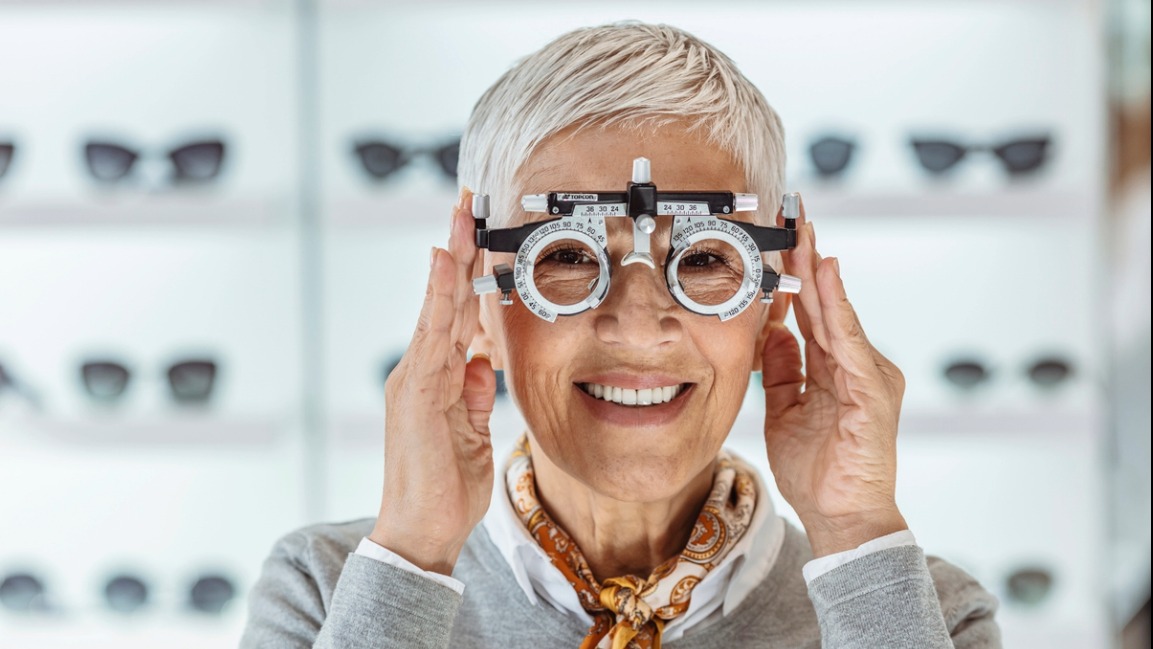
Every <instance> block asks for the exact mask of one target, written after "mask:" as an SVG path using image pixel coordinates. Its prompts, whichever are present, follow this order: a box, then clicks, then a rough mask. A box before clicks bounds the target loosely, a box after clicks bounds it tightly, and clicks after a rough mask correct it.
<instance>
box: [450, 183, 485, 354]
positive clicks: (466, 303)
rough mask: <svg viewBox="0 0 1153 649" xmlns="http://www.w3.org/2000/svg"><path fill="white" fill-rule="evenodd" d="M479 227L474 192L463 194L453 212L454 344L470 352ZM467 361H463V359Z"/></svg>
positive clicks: (475, 315) (463, 190) (451, 240)
mask: <svg viewBox="0 0 1153 649" xmlns="http://www.w3.org/2000/svg"><path fill="white" fill-rule="evenodd" d="M474 232H475V226H474V225H473V218H472V192H471V191H469V190H468V188H464V189H462V190H461V197H460V201H459V202H458V204H457V205H456V206H455V207H454V208H453V211H452V224H451V226H450V231H449V251H450V252H451V253H452V256H453V259H454V260H455V262H456V275H457V284H456V294H455V303H456V308H457V310H458V312H457V319H456V321H455V322H454V326H453V334H452V335H453V340H454V342H455V343H456V345H457V346H459V347H460V348H461V349H462V350H466V349H468V346H469V344H470V343H471V342H472V337H473V334H474V333H475V331H476V322H477V317H478V316H477V310H478V308H479V300H478V299H477V296H476V295H475V294H474V293H473V290H472V279H473V277H474V267H475V262H476V259H477V257H478V255H477V248H476V240H475V234H474ZM462 360H463V359H462Z"/></svg>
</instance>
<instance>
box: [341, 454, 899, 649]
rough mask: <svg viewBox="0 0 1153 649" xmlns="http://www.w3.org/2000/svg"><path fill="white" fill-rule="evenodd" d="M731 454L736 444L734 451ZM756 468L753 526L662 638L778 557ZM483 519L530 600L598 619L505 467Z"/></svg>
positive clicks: (679, 631)
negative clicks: (525, 518) (535, 526)
mask: <svg viewBox="0 0 1153 649" xmlns="http://www.w3.org/2000/svg"><path fill="white" fill-rule="evenodd" d="M730 453H731V451H730ZM754 475H755V482H756V486H757V506H756V510H755V511H754V512H753V518H752V520H751V521H750V522H749V529H748V531H747V532H746V533H745V535H744V536H743V537H742V538H741V540H740V541H738V542H737V544H736V545H734V546H733V548H732V549H731V550H730V551H729V553H728V554H727V555H726V556H725V558H724V559H723V560H722V561H721V563H720V564H718V565H717V566H716V567H715V568H713V569H712V570H711V571H709V573H708V574H707V575H705V577H704V578H703V579H702V580H701V581H700V583H698V584H697V585H696V586H695V587H694V588H693V594H692V599H691V600H690V602H689V608H688V610H687V611H685V614H684V615H682V616H680V617H678V618H677V619H675V620H673V621H671V622H669V623H668V624H667V625H666V626H665V630H664V633H663V634H662V639H663V640H664V641H666V642H671V641H673V640H676V639H677V638H680V637H681V636H683V635H685V634H686V632H690V630H691V629H692V628H693V627H696V626H698V625H699V624H701V623H702V622H705V621H706V620H709V619H711V618H713V617H716V616H724V615H728V614H729V612H731V611H732V610H733V609H735V608H736V607H737V606H738V605H740V603H741V602H742V601H744V599H745V597H747V596H748V594H749V593H750V592H752V590H753V589H754V588H756V587H757V585H758V584H760V583H761V582H762V581H764V579H765V577H767V576H768V574H769V571H770V570H772V568H773V564H774V563H776V560H777V555H778V554H779V553H780V550H781V545H782V544H783V543H784V539H785V521H784V519H783V518H781V517H780V516H778V515H777V514H776V511H775V510H774V509H773V503H772V499H771V497H770V495H769V493H768V490H767V489H766V488H765V485H764V483H763V481H762V478H761V476H760V475H759V474H754ZM483 525H484V527H485V530H486V531H487V532H488V535H489V538H490V539H492V542H493V545H495V546H496V548H497V550H498V551H499V552H500V554H501V556H502V557H504V559H505V561H506V562H507V563H508V565H509V568H510V570H511V571H512V574H513V577H514V578H515V579H516V582H517V584H518V585H520V587H521V590H522V591H523V593H524V596H525V597H526V598H527V599H528V601H529V602H530V603H531V604H534V605H536V604H540V603H541V602H543V603H544V605H547V606H551V607H552V608H555V609H557V610H558V611H561V612H563V613H566V614H568V615H571V616H573V617H574V618H576V619H579V620H581V621H582V622H583V623H584V624H587V625H588V626H592V623H593V620H592V617H591V616H590V615H589V614H588V612H587V611H585V610H584V607H582V606H581V604H580V600H579V599H578V598H577V594H576V590H574V589H573V587H572V586H571V585H570V584H569V583H568V580H567V579H566V578H565V576H564V575H563V574H562V573H561V571H560V570H558V569H557V568H556V566H554V565H552V561H551V560H550V559H549V557H548V555H547V554H546V553H545V551H544V550H543V549H542V548H541V547H540V545H538V544H537V542H536V540H535V539H533V538H532V535H530V534H529V532H528V530H527V529H525V527H524V525H523V524H522V523H521V521H520V518H518V517H517V515H516V512H514V511H513V508H512V503H511V502H510V501H509V498H508V492H507V490H506V488H505V485H504V474H503V473H498V475H497V476H496V485H495V486H494V488H493V493H492V503H491V505H490V506H489V509H488V513H487V514H486V515H485V518H484V521H483ZM901 545H916V539H915V538H914V537H913V534H912V532H910V531H909V530H902V531H900V532H894V533H893V534H889V535H886V536H882V537H880V538H878V539H874V540H872V541H869V542H867V543H864V544H862V545H861V546H859V547H857V548H854V549H852V550H846V551H844V552H838V553H836V554H831V555H828V556H825V557H820V558H818V559H814V560H812V561H809V562H808V563H806V564H805V566H804V568H803V569H802V572H803V575H804V578H805V582H806V583H809V582H811V581H812V580H814V579H816V578H817V577H819V576H821V575H823V574H825V573H826V572H829V571H830V570H833V569H834V568H837V567H839V566H842V565H844V564H846V563H848V562H850V561H852V560H854V559H857V558H859V557H862V556H865V555H866V554H871V553H873V552H877V551H879V550H883V549H886V548H894V547H897V546H901ZM356 553H357V554H360V555H363V556H366V557H369V558H372V559H376V560H378V561H383V562H384V563H388V564H390V565H393V566H396V567H398V568H402V569H404V570H408V571H410V572H415V573H417V574H422V575H424V576H426V577H428V578H429V579H432V580H434V581H436V582H438V583H440V584H443V585H445V586H448V587H449V588H452V589H453V590H455V591H456V592H457V593H463V592H464V584H463V583H461V582H460V581H459V580H457V579H454V578H452V577H449V576H447V575H442V574H439V573H434V572H429V571H425V570H422V569H420V568H419V567H418V566H416V565H414V564H412V563H411V562H409V561H407V560H406V559H404V557H401V556H399V555H397V554H396V553H395V552H392V551H390V550H388V549H386V548H383V547H381V546H379V545H377V544H376V543H373V542H372V541H370V540H369V539H368V538H365V539H363V540H362V541H361V542H360V546H359V547H357V549H356Z"/></svg>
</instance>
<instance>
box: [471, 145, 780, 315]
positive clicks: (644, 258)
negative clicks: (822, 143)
mask: <svg viewBox="0 0 1153 649" xmlns="http://www.w3.org/2000/svg"><path fill="white" fill-rule="evenodd" d="M521 206H522V208H523V209H524V210H525V211H526V212H544V213H547V214H551V215H554V216H555V217H556V218H553V219H549V220H546V221H542V222H541V221H538V222H533V223H528V224H526V225H522V226H519V227H514V228H504V229H498V230H489V229H488V227H487V219H488V217H489V197H488V196H486V195H483V194H478V195H475V196H474V197H473V217H474V219H475V227H476V245H477V247H478V248H485V249H488V250H489V251H492V252H509V253H516V254H517V258H516V262H515V264H514V265H515V267H514V268H510V267H509V266H508V265H507V264H497V265H496V266H495V267H494V268H493V273H492V274H491V275H486V276H483V277H478V278H476V279H474V280H473V290H474V292H475V293H477V294H478V295H483V294H485V293H495V292H499V293H500V296H501V298H500V303H501V304H504V305H511V304H512V297H511V296H512V292H513V291H514V290H515V291H517V294H518V295H519V296H520V298H521V301H522V302H524V304H525V306H526V307H527V308H528V309H529V310H530V311H532V312H533V313H535V314H536V315H537V316H539V317H541V318H543V319H545V320H547V321H549V322H553V321H555V320H556V316H558V315H575V314H577V313H581V312H583V311H586V310H588V309H595V308H596V307H597V306H599V305H600V303H601V302H602V301H603V300H604V297H605V296H606V295H607V294H608V290H609V283H610V273H609V268H610V262H609V259H608V253H607V247H608V239H607V228H606V227H605V221H604V220H605V218H611V217H629V218H631V219H632V220H633V250H632V252H630V253H628V254H627V255H625V257H624V259H622V260H621V265H622V266H626V265H629V264H633V263H643V264H644V265H646V266H648V267H650V268H652V269H654V270H655V269H656V268H657V265H656V262H655V261H654V260H653V257H652V252H651V246H650V243H651V242H650V237H651V235H652V233H653V232H654V231H655V230H656V220H655V217H657V216H673V217H674V221H673V227H672V231H671V235H670V239H671V241H670V245H669V252H668V255H667V257H666V259H665V275H666V278H665V279H666V284H667V286H668V289H669V292H670V293H671V294H672V296H673V298H674V299H675V300H676V301H677V303H678V304H680V305H681V306H682V307H684V308H685V309H687V310H689V311H692V312H693V313H698V314H700V315H715V316H717V317H718V318H720V319H721V320H722V321H724V320H728V319H730V318H732V317H735V316H736V315H738V314H740V313H741V312H742V311H744V310H745V309H746V308H748V307H749V306H750V305H751V304H752V303H753V302H754V301H756V298H757V293H758V292H759V293H760V294H761V298H760V301H761V302H765V303H771V302H772V301H773V292H774V291H779V292H783V293H797V292H799V291H800V285H801V282H800V279H798V278H796V277H793V276H791V275H783V274H780V273H777V272H776V271H775V270H774V269H773V268H772V267H771V266H769V265H767V264H764V263H763V261H762V259H761V254H762V253H764V252H771V251H777V250H790V249H792V248H795V247H796V245H797V232H796V227H797V225H796V219H797V217H798V216H799V212H800V204H799V195H798V194H795V193H793V194H788V195H786V196H785V200H784V206H783V210H782V211H783V215H784V218H785V227H783V228H780V227H771V226H758V225H754V224H751V223H743V222H739V221H733V220H729V219H725V218H723V217H722V216H720V215H725V214H733V213H735V212H745V211H755V210H756V209H757V196H756V195H755V194H734V193H732V192H701V191H693V192H660V191H657V187H656V185H654V184H653V183H652V180H651V170H650V163H649V161H648V160H647V159H645V158H637V159H636V160H634V161H633V180H632V182H630V183H629V184H628V189H627V190H626V191H624V192H600V191H598V192H574V191H568V192H549V193H547V194H530V195H526V196H524V197H523V198H522V200H521ZM558 239H575V240H578V241H580V242H582V243H584V244H586V245H588V247H589V248H590V249H591V250H593V251H595V254H596V256H597V261H598V264H599V267H600V272H599V275H598V277H597V279H596V280H594V281H593V282H592V283H591V284H590V294H589V296H588V297H587V298H585V299H584V300H582V301H580V302H577V303H575V304H568V305H562V304H556V303H553V302H551V301H549V300H547V299H546V298H545V297H544V296H543V295H542V294H541V292H540V291H539V290H538V289H537V288H536V286H535V283H534V281H533V273H532V266H533V264H534V260H535V258H536V257H535V254H534V253H535V252H536V251H538V250H541V249H543V248H544V247H545V246H547V245H548V244H549V243H551V242H553V241H556V240H558ZM705 239H720V240H721V241H723V242H725V243H728V244H729V245H731V246H732V247H733V248H735V249H736V250H738V251H740V252H741V253H742V262H743V264H744V275H743V281H742V286H741V288H740V290H738V291H737V292H736V294H734V295H733V296H732V297H731V298H730V299H728V300H726V301H725V302H723V303H721V304H719V305H705V304H700V303H698V302H695V301H693V300H692V299H691V298H690V297H689V296H687V295H686V294H685V293H684V291H683V290H681V284H680V282H679V280H678V278H677V273H678V270H677V265H678V264H679V262H680V259H681V257H682V256H683V255H684V254H685V253H686V252H688V251H689V250H690V249H691V246H693V245H694V244H696V243H698V242H699V241H702V240H705Z"/></svg>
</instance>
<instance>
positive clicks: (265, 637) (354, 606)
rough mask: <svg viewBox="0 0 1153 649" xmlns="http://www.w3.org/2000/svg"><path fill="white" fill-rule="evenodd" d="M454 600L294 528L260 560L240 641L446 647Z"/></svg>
mask: <svg viewBox="0 0 1153 649" xmlns="http://www.w3.org/2000/svg"><path fill="white" fill-rule="evenodd" d="M342 561H343V563H341V562H342ZM461 599H462V598H461V596H460V595H459V594H458V593H456V592H455V591H453V589H451V588H449V587H447V586H444V585H442V584H439V583H437V582H435V581H432V580H430V579H427V578H425V577H423V576H421V575H417V574H415V573H412V572H409V571H406V570H403V569H401V568H397V567H396V566H391V565H388V564H385V563H381V562H379V561H375V560H373V559H370V558H368V557H364V556H361V555H358V554H355V553H350V552H348V548H343V547H340V545H339V544H334V543H326V542H325V539H323V538H319V537H317V536H316V535H309V534H307V533H305V532H303V531H302V532H294V533H292V534H289V535H288V536H286V537H284V538H283V539H281V540H280V541H278V542H277V543H276V546H275V547H274V548H273V550H272V554H271V555H270V556H269V557H268V559H266V560H265V562H264V566H263V569H262V572H261V575H260V578H259V580H257V583H256V585H255V586H254V587H253V589H252V592H251V593H250V595H249V598H248V622H247V626H246V628H245V630H244V635H243V637H242V638H241V641H240V647H241V649H257V648H261V649H263V648H270V649H271V648H275V649H303V648H306V647H315V648H324V649H329V648H337V647H339V648H340V649H360V648H368V647H396V648H398V649H418V648H419V649H426V648H427V649H432V648H443V647H448V646H449V641H450V635H451V633H452V628H453V622H454V620H455V619H456V614H457V611H458V610H459V608H460V603H461Z"/></svg>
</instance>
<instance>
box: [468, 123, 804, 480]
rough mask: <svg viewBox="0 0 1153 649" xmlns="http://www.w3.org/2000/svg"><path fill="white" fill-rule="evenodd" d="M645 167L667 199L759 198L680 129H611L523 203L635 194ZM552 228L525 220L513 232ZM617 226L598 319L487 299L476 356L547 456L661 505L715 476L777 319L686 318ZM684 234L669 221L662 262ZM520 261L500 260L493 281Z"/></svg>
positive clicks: (536, 182) (625, 223)
mask: <svg viewBox="0 0 1153 649" xmlns="http://www.w3.org/2000/svg"><path fill="white" fill-rule="evenodd" d="M639 156H644V157H646V158H648V159H649V160H651V161H652V178H653V182H654V183H655V184H656V185H657V187H658V188H661V189H664V190H714V191H722V190H723V191H732V192H744V191H746V186H745V184H746V183H745V175H744V173H743V171H742V170H741V169H740V168H739V167H738V166H737V165H736V163H735V162H733V161H732V160H731V159H730V158H729V156H728V155H727V154H726V153H724V152H723V151H721V150H720V149H718V148H716V147H715V146H712V145H709V144H706V143H703V142H702V141H700V140H699V139H697V138H696V137H690V136H686V135H685V131H684V128H683V126H682V125H676V124H674V125H670V126H666V127H663V128H661V129H659V130H657V131H656V132H653V131H651V130H646V131H635V130H631V129H621V128H616V127H608V128H587V129H585V130H582V131H580V132H577V133H576V134H575V135H574V134H572V133H571V132H562V133H559V134H558V135H556V136H554V137H552V138H550V139H548V140H546V141H545V142H544V143H542V144H541V145H540V146H539V147H538V148H537V151H536V152H535V153H534V154H533V156H532V157H531V158H529V160H528V162H527V164H526V165H525V166H524V168H523V169H522V172H521V175H520V176H519V183H520V187H521V189H522V192H521V193H522V194H542V193H546V192H549V191H558V190H572V191H581V190H587V191H595V190H615V191H623V190H624V189H625V187H626V185H627V183H628V181H629V180H630V177H631V172H632V161H633V159H634V158H636V157H639ZM547 218H548V215H546V214H528V213H520V214H517V215H515V216H514V217H513V218H512V219H511V222H510V223H509V224H508V226H510V227H511V226H514V225H520V224H523V223H526V222H530V221H539V220H545V219H547ZM736 218H737V219H742V218H743V219H747V220H751V218H752V216H751V213H739V214H738V215H737V216H736ZM606 221H607V224H608V234H609V256H610V259H611V261H612V270H611V273H612V275H611V277H612V280H611V287H610V289H609V293H608V295H607V296H606V298H605V301H604V302H603V303H601V305H600V306H599V307H598V308H596V309H591V310H588V311H585V312H584V313H581V314H578V315H573V316H558V317H557V319H556V321H555V322H551V323H550V322H547V321H545V320H543V319H541V318H539V317H537V316H536V315H534V314H533V313H531V312H529V310H528V309H526V308H525V307H524V306H523V305H522V304H521V303H520V301H519V300H518V299H516V298H514V300H515V302H514V304H513V305H512V306H501V305H499V304H498V302H497V300H496V298H495V296H491V295H490V296H486V297H485V298H483V300H482V306H481V323H482V329H483V331H482V334H481V336H480V338H479V339H478V341H477V344H476V345H475V346H474V348H476V349H477V350H478V351H485V352H486V353H489V354H490V356H492V358H493V362H494V365H495V366H497V367H503V368H504V370H505V378H506V381H507V383H508V387H509V391H510V393H511V395H512V396H513V399H514V400H515V402H516V404H517V406H518V407H519V409H520V411H521V413H522V414H523V415H524V418H525V421H526V423H527V424H528V428H529V431H530V434H531V435H532V439H533V441H534V446H533V451H534V453H544V454H545V455H547V456H548V458H549V459H550V460H551V461H552V463H553V464H555V465H556V466H557V467H559V468H560V469H561V470H562V471H564V472H566V473H567V474H568V475H570V476H572V477H573V478H575V479H577V480H578V481H580V482H581V483H583V484H585V485H586V486H588V487H589V488H590V489H592V490H594V491H596V492H598V493H600V494H603V495H605V496H609V497H611V498H614V499H617V500H622V501H633V502H647V501H655V500H660V499H663V498H668V497H670V496H672V495H673V494H675V493H677V492H679V491H680V490H681V489H683V488H684V487H685V486H686V485H687V484H688V483H689V482H690V481H692V480H693V478H694V477H697V476H699V475H700V474H701V473H702V472H704V471H706V470H711V466H712V462H713V459H714V458H715V456H716V454H717V452H718V451H719V450H720V448H721V445H722V443H723V442H724V440H725V437H726V436H727V435H728V433H729V429H730V427H731V426H732V423H733V421H734V419H735V418H736V416H737V412H738V410H739V409H740V407H741V403H742V401H743V398H744V394H745V391H746V390H747V389H748V385H749V376H750V372H751V371H752V369H753V367H754V361H755V359H757V358H759V355H760V352H761V350H760V347H759V341H760V340H761V334H762V332H763V331H764V330H765V329H766V324H767V322H768V319H769V317H768V315H769V314H768V312H769V308H768V307H767V306H766V305H763V304H761V303H759V302H758V303H755V304H754V305H753V306H752V307H750V308H748V309H746V310H745V311H744V312H743V313H741V314H740V315H738V316H737V317H735V318H732V319H730V320H728V321H725V322H721V321H720V320H719V319H718V318H717V317H716V316H703V315H698V314H695V313H691V312H689V311H687V310H685V309H684V308H682V307H681V306H680V305H678V304H677V303H676V302H675V301H674V300H673V298H672V296H671V295H670V294H669V291H668V288H667V287H666V285H665V281H664V275H663V268H660V267H659V266H658V269H657V270H653V269H651V268H649V267H647V266H645V265H644V264H630V265H628V266H621V265H620V260H621V258H622V257H623V256H624V255H625V254H626V253H627V252H629V251H631V250H632V222H631V220H630V219H628V218H610V219H607V220H606ZM671 221H672V217H657V230H656V232H654V233H653V235H652V253H653V258H654V259H656V260H659V261H663V260H664V259H665V255H666V253H667V251H668V239H669V229H670V227H671ZM513 258H514V256H513V255H511V254H508V253H487V256H486V272H491V269H492V266H493V265H494V264H497V263H508V264H510V265H511V264H512V260H513ZM514 295H515V293H514ZM777 311H783V309H780V308H778V309H777ZM774 315H775V314H774ZM780 317H783V316H780ZM590 384H599V385H601V386H605V387H606V388H607V387H614V388H621V389H622V394H624V395H626V396H625V398H626V399H627V393H626V392H625V390H646V389H650V390H651V389H654V388H669V387H671V388H673V389H674V390H678V391H679V392H678V394H676V396H675V397H673V398H672V400H671V401H668V402H665V403H661V404H658V405H648V406H636V405H621V404H618V403H614V402H612V401H606V400H604V399H603V398H596V397H594V396H593V395H591V394H589V388H590ZM593 389H594V390H595V388H593ZM641 394H643V393H641ZM662 396H663V395H662Z"/></svg>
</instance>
